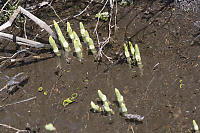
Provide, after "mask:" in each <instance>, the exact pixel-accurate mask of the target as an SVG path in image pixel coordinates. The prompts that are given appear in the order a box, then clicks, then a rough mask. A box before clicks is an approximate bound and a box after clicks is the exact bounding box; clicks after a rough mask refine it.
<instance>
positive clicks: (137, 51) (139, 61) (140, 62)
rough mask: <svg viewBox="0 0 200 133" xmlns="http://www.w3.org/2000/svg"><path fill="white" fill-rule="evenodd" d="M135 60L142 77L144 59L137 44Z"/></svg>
mask: <svg viewBox="0 0 200 133" xmlns="http://www.w3.org/2000/svg"><path fill="white" fill-rule="evenodd" d="M135 59H136V61H137V65H138V67H139V69H140V71H141V75H143V65H142V59H141V56H140V50H139V47H138V45H137V44H135Z"/></svg>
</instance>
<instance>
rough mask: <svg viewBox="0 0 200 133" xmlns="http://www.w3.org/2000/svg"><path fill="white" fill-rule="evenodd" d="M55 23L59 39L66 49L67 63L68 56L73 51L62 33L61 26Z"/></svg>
mask: <svg viewBox="0 0 200 133" xmlns="http://www.w3.org/2000/svg"><path fill="white" fill-rule="evenodd" d="M53 23H54V27H55V29H56V32H57V35H58V39H59V41H60V43H61V45H62V47H63V48H64V51H65V57H66V60H67V62H69V60H68V54H69V52H70V51H71V49H70V47H69V43H68V42H67V41H66V40H65V38H64V36H63V34H62V31H61V29H60V27H59V25H58V24H57V23H56V21H55V20H53Z"/></svg>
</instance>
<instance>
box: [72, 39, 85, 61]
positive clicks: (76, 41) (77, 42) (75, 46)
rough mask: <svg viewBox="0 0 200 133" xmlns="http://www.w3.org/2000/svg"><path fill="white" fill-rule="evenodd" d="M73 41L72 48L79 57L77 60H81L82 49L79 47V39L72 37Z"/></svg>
mask: <svg viewBox="0 0 200 133" xmlns="http://www.w3.org/2000/svg"><path fill="white" fill-rule="evenodd" d="M73 43H74V49H75V52H76V55H77V57H78V58H79V60H80V61H81V60H82V59H83V54H82V50H81V48H80V45H81V44H80V41H79V40H78V39H74V41H73Z"/></svg>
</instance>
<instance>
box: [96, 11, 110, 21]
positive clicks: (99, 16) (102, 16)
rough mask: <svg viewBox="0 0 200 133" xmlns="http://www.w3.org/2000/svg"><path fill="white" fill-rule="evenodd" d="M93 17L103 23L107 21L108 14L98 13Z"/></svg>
mask: <svg viewBox="0 0 200 133" xmlns="http://www.w3.org/2000/svg"><path fill="white" fill-rule="evenodd" d="M95 17H96V18H99V19H101V20H104V21H108V18H109V13H108V12H102V13H98V14H96V15H95Z"/></svg>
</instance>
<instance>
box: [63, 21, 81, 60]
mask: <svg viewBox="0 0 200 133" xmlns="http://www.w3.org/2000/svg"><path fill="white" fill-rule="evenodd" d="M67 33H68V35H69V37H70V39H71V40H72V42H73V44H74V50H75V52H76V55H77V57H78V58H79V60H80V61H81V60H82V59H83V53H82V44H81V41H80V39H79V37H78V35H77V34H76V32H75V31H73V30H72V28H71V26H70V23H69V22H67Z"/></svg>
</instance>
